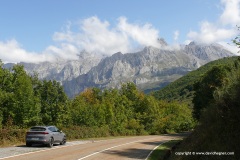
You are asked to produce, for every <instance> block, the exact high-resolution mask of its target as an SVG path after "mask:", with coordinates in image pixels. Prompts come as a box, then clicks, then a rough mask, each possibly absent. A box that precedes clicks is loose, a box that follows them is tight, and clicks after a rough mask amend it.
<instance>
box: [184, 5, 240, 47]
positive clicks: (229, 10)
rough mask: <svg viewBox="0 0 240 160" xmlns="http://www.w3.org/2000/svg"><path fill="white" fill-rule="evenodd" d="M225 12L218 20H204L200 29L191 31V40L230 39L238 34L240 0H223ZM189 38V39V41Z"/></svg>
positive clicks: (201, 41) (212, 40)
mask: <svg viewBox="0 0 240 160" xmlns="http://www.w3.org/2000/svg"><path fill="white" fill-rule="evenodd" d="M221 4H222V5H223V12H222V14H221V15H220V17H219V19H218V20H217V21H216V22H212V23H211V22H208V21H203V22H201V23H200V26H201V27H200V31H199V32H196V31H190V32H189V33H188V34H187V36H188V38H189V40H194V41H198V42H200V43H214V42H220V41H224V40H228V41H230V40H231V39H232V38H234V37H235V36H236V35H237V30H236V25H238V24H240V9H239V8H240V0H221ZM189 40H188V41H189Z"/></svg>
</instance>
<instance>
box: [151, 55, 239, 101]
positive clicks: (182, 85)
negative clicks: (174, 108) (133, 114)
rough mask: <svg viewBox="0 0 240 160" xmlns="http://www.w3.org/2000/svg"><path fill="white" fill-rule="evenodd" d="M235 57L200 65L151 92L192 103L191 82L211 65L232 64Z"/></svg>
mask: <svg viewBox="0 0 240 160" xmlns="http://www.w3.org/2000/svg"><path fill="white" fill-rule="evenodd" d="M237 58H238V57H228V58H223V59H219V60H215V61H212V62H210V63H207V64H206V65H204V66H202V67H200V68H199V69H197V70H195V71H191V72H189V73H188V74H187V75H185V76H183V77H181V78H179V79H178V80H176V81H174V82H172V83H170V84H169V85H167V86H166V87H164V88H162V89H160V90H158V91H155V92H153V93H152V94H153V95H154V97H156V98H157V99H164V100H168V101H172V100H177V101H183V102H187V103H188V104H190V105H192V98H193V94H194V91H193V84H194V83H195V82H196V81H199V79H200V77H202V76H203V75H204V74H205V73H206V72H207V71H208V70H210V69H211V68H212V67H213V66H216V65H225V66H228V65H233V63H234V61H235V60H236V59H237Z"/></svg>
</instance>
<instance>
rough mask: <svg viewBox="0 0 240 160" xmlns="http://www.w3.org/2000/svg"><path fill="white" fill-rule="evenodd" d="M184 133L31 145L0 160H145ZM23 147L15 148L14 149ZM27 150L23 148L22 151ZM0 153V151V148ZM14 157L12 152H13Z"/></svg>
mask: <svg viewBox="0 0 240 160" xmlns="http://www.w3.org/2000/svg"><path fill="white" fill-rule="evenodd" d="M186 136H187V134H172V135H161V136H136V137H125V138H116V139H108V140H97V141H93V140H92V141H86V142H85V143H72V142H69V143H68V144H67V145H65V146H54V147H53V148H47V147H41V146H35V147H31V148H36V149H37V150H35V151H29V152H26V153H20V154H17V155H8V156H6V157H3V158H0V160H33V159H34V160H45V159H46V160H95V159H96V160H99V159H101V160H112V159H114V160H117V159H119V160H120V159H121V160H124V159H128V160H129V159H146V158H147V157H148V156H149V155H150V153H151V152H152V150H153V149H154V148H155V147H156V146H159V145H160V144H162V143H164V142H167V141H169V140H172V139H178V138H183V137H186ZM21 147H25V146H18V149H21ZM26 148H28V147H25V149H26ZM0 150H1V148H0ZM14 154H16V150H15V153H14Z"/></svg>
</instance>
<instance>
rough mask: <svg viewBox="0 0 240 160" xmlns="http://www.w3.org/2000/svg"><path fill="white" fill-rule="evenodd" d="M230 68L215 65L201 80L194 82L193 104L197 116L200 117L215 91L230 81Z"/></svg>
mask: <svg viewBox="0 0 240 160" xmlns="http://www.w3.org/2000/svg"><path fill="white" fill-rule="evenodd" d="M230 70H231V68H230V67H227V66H215V67H213V68H212V69H211V70H209V71H208V72H207V73H206V74H205V75H204V76H203V77H202V79H201V80H200V81H199V82H197V83H195V84H194V90H195V95H194V98H193V104H194V116H195V118H197V119H199V118H200V115H201V111H202V110H203V109H204V108H206V106H208V105H209V104H210V103H211V102H212V100H213V93H214V91H215V90H216V89H217V88H219V87H221V86H223V85H224V84H226V83H228V81H229V80H228V76H227V74H228V72H229V71H230Z"/></svg>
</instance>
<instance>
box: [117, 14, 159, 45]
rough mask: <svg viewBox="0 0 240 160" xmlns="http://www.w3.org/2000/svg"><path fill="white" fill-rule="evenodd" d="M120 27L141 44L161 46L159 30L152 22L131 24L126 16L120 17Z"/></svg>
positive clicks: (125, 33) (124, 32) (121, 30)
mask: <svg viewBox="0 0 240 160" xmlns="http://www.w3.org/2000/svg"><path fill="white" fill-rule="evenodd" d="M118 29H119V30H120V32H122V33H123V34H124V35H127V36H128V37H130V38H131V39H132V40H133V41H135V42H137V43H139V44H140V45H143V46H154V47H160V44H159V43H158V38H159V35H158V30H156V29H154V28H153V27H152V25H151V24H148V23H147V24H144V25H143V26H140V25H138V24H130V23H128V22H127V19H126V18H125V17H120V18H119V24H118Z"/></svg>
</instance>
